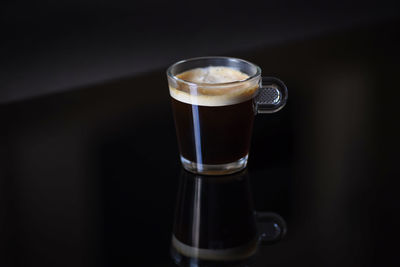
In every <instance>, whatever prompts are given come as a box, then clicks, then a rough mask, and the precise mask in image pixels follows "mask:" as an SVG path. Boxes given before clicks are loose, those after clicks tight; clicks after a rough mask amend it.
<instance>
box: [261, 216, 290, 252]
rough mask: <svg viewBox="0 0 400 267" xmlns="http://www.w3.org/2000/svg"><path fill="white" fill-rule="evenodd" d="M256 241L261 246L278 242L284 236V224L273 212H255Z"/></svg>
mask: <svg viewBox="0 0 400 267" xmlns="http://www.w3.org/2000/svg"><path fill="white" fill-rule="evenodd" d="M255 215H256V220H257V228H258V235H259V237H258V239H259V241H260V243H261V244H262V245H270V244H273V243H276V242H278V241H280V240H281V239H282V238H283V237H284V236H285V234H286V230H287V228H286V222H285V220H284V219H283V218H282V217H281V216H280V215H278V214H276V213H273V212H256V214H255Z"/></svg>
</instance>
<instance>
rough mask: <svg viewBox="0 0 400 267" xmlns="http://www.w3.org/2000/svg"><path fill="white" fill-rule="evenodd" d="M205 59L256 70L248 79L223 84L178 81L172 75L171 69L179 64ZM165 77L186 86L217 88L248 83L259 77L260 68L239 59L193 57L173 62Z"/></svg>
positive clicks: (178, 79)
mask: <svg viewBox="0 0 400 267" xmlns="http://www.w3.org/2000/svg"><path fill="white" fill-rule="evenodd" d="M207 59H226V60H231V61H237V62H242V63H246V64H249V65H251V66H254V67H255V68H256V73H255V74H253V75H251V76H249V77H248V78H246V79H244V80H241V81H233V82H225V83H197V82H190V81H186V80H183V79H180V78H178V77H177V76H175V75H174V74H172V69H173V68H175V67H176V66H178V65H181V64H184V63H187V62H190V61H196V60H207ZM167 76H168V77H169V78H171V79H173V80H175V81H177V82H180V83H184V84H188V85H195V86H201V87H217V86H227V85H235V84H240V83H245V82H249V81H251V80H253V79H255V78H257V77H260V76H261V68H260V67H259V66H257V65H256V64H254V63H252V62H250V61H247V60H244V59H240V58H235V57H224V56H205V57H194V58H189V59H183V60H180V61H178V62H175V63H174V64H172V65H171V66H169V67H168V69H167Z"/></svg>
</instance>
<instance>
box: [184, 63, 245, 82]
mask: <svg viewBox="0 0 400 267" xmlns="http://www.w3.org/2000/svg"><path fill="white" fill-rule="evenodd" d="M177 77H178V78H179V79H182V80H185V81H188V82H194V83H207V84H216V83H228V82H236V81H243V80H246V79H247V78H249V75H247V74H245V73H243V72H241V71H239V70H237V69H233V68H229V67H222V66H221V67H207V68H196V69H191V70H189V71H185V72H183V73H181V74H179V75H177Z"/></svg>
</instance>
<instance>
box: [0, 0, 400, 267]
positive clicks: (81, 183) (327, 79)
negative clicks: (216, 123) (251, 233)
mask: <svg viewBox="0 0 400 267" xmlns="http://www.w3.org/2000/svg"><path fill="white" fill-rule="evenodd" d="M0 7H1V8H0V19H1V21H0V22H1V24H0V25H1V28H0V29H1V32H0V37H1V42H0V121H1V128H0V130H1V131H0V266H145V265H146V266H173V264H172V262H171V260H170V257H169V243H170V238H171V230H172V222H173V211H174V205H175V200H176V193H177V186H178V177H179V173H180V165H179V161H178V151H177V144H176V140H175V132H174V125H173V119H172V114H171V110H170V103H169V95H168V90H167V82H166V78H165V69H166V68H167V67H168V66H169V65H170V64H172V63H173V62H175V61H177V60H180V59H183V58H189V57H194V56H204V55H225V56H235V57H240V58H244V59H247V60H250V61H252V62H254V63H256V64H258V65H259V66H260V67H261V68H262V70H263V74H264V75H271V76H277V77H279V78H281V79H282V80H284V81H285V83H286V84H287V86H288V88H289V102H288V104H287V106H286V107H285V109H283V110H282V111H280V112H279V113H276V114H273V115H268V116H258V117H257V118H256V121H255V129H254V134H253V140H252V148H251V155H250V160H249V175H250V179H251V183H252V188H253V194H254V195H253V197H254V200H255V206H256V209H257V210H264V211H275V212H277V213H279V214H281V215H282V216H283V217H284V218H285V220H286V221H287V223H288V235H287V237H286V239H285V240H283V241H282V242H281V243H279V244H276V245H274V246H271V247H262V248H261V249H260V252H259V254H258V255H257V258H256V261H255V263H254V266H269V265H271V266H294V265H296V266H297V265H307V266H397V265H398V263H399V260H398V256H397V250H398V245H397V242H398V233H397V232H398V231H397V228H398V225H399V220H398V218H397V217H398V216H397V213H398V211H399V199H398V187H397V186H396V184H398V182H397V180H398V178H399V177H400V173H399V167H398V160H399V155H398V151H399V142H398V141H397V139H398V136H400V132H399V127H398V123H399V111H398V107H397V105H398V99H399V82H398V77H399V75H400V71H399V67H398V64H399V60H400V53H399V51H398V50H399V49H398V48H399V47H400V43H399V40H398V34H399V31H398V29H399V26H400V21H399V19H400V18H399V8H398V4H396V2H395V1H379V2H378V1H376V2H371V1H369V2H366V1H351V2H350V1H324V2H317V1H309V2H306V3H304V2H298V1H294V0H291V1H241V2H231V1H202V2H180V3H177V2H161V1H160V2H155V1H146V2H136V1H113V2H109V1H57V2H54V1H35V2H31V1H5V2H4V1H3V2H2V3H1V6H0Z"/></svg>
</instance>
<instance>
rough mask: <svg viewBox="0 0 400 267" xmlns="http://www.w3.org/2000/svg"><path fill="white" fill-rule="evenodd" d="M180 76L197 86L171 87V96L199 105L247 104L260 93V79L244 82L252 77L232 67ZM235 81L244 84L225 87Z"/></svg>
mask: <svg viewBox="0 0 400 267" xmlns="http://www.w3.org/2000/svg"><path fill="white" fill-rule="evenodd" d="M177 77H178V78H179V79H181V80H184V81H188V82H192V83H196V85H194V84H184V83H179V82H178V83H177V85H176V88H174V87H173V86H171V84H170V95H171V97H173V98H175V99H176V100H178V101H181V102H184V103H187V104H191V105H199V106H226V105H233V104H237V103H240V102H244V101H246V100H249V99H251V98H253V96H254V94H255V93H256V92H257V90H258V81H259V79H251V80H249V81H244V80H246V79H248V78H249V76H248V75H247V74H245V73H243V72H241V71H239V70H236V69H233V68H229V67H222V66H221V67H207V68H196V69H191V70H189V71H186V72H183V73H181V74H179V75H177ZM235 81H244V82H241V83H234V84H224V83H230V82H235Z"/></svg>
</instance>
